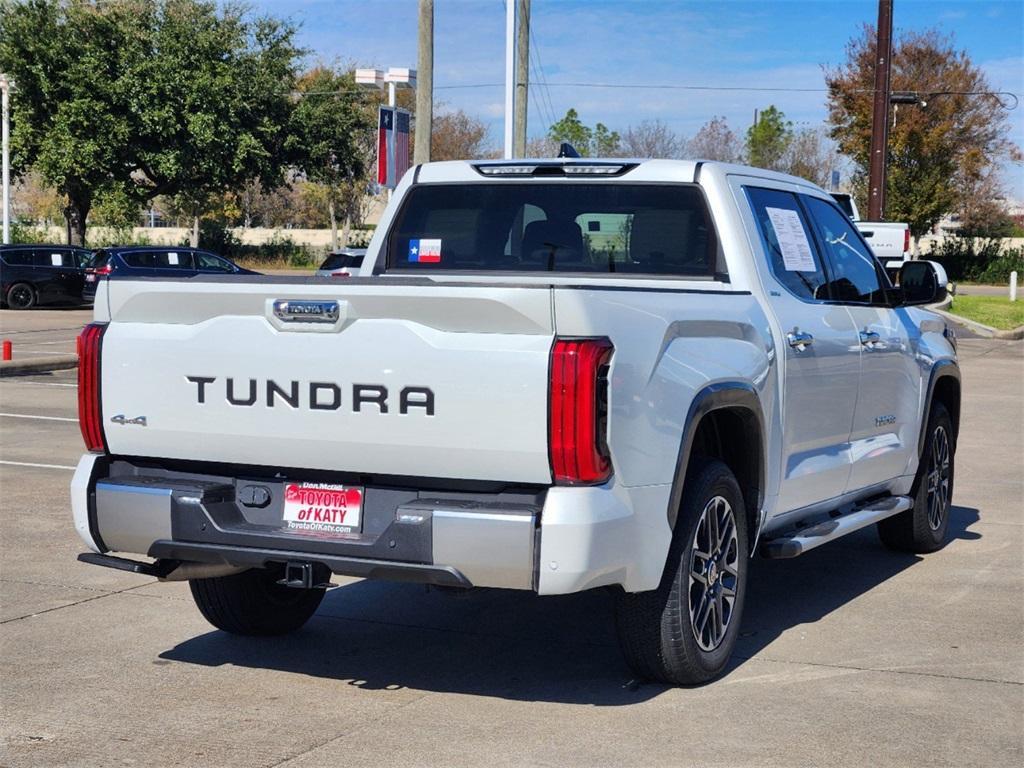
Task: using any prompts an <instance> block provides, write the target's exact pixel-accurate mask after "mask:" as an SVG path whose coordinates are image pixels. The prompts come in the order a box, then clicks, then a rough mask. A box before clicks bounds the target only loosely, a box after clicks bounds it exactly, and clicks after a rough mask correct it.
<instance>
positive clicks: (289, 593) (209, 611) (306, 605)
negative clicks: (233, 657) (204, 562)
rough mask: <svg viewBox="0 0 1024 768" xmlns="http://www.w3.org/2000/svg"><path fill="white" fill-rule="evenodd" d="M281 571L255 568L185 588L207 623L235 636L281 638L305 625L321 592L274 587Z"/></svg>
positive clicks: (191, 583)
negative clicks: (189, 592) (274, 636)
mask: <svg viewBox="0 0 1024 768" xmlns="http://www.w3.org/2000/svg"><path fill="white" fill-rule="evenodd" d="M283 575H284V571H283V569H282V568H280V567H277V568H255V569H252V570H249V571H243V572H242V573H236V574H234V575H232V576H219V577H216V578H212V579H191V580H190V581H189V587H191V589H192V598H193V599H194V600H195V601H196V606H198V608H199V611H200V613H202V614H203V616H204V617H205V618H206V620H207V621H208V622H210V623H211V624H213V626H215V627H217V629H222V630H224V631H225V632H231V633H232V634H235V635H284V634H287V633H289V632H293V631H295V630H296V629H298V628H299V627H301V626H302V625H303V624H305V623H306V622H307V621H309V618H310V617H311V616H312V615H313V614H314V613H315V612H316V609H317V608H318V607H319V606H320V601H321V600H323V597H324V591H325V590H324V589H295V588H293V587H286V586H283V585H281V584H278V583H277V580H278V579H280V578H281V576H283Z"/></svg>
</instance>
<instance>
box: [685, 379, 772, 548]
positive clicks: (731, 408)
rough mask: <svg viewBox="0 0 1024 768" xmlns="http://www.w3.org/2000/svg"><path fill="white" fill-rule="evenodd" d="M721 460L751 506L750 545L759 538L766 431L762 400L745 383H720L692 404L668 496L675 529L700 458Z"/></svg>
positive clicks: (744, 499)
mask: <svg viewBox="0 0 1024 768" xmlns="http://www.w3.org/2000/svg"><path fill="white" fill-rule="evenodd" d="M698 456H700V457H704V458H709V459H718V460H719V461H721V462H723V463H724V464H725V465H726V466H727V467H728V468H729V469H730V470H731V471H732V473H733V475H735V477H736V480H737V482H738V483H739V485H740V489H741V491H742V493H743V501H744V505H745V507H746V517H747V531H748V534H749V538H748V540H749V542H750V546H753V542H754V541H755V540H756V538H757V531H758V527H759V522H760V521H759V516H760V509H761V506H762V502H763V500H764V491H765V477H766V469H765V431H764V415H763V412H762V409H761V401H760V399H759V398H758V396H757V393H756V391H755V390H754V388H753V387H752V386H751V385H749V384H747V383H745V382H718V383H715V384H710V385H708V386H706V387H704V388H703V389H701V390H700V391H699V392H698V393H697V395H696V396H695V397H694V399H693V400H692V401H691V404H690V408H689V411H688V413H687V417H686V422H685V423H684V425H683V436H682V441H681V445H680V448H679V456H678V459H677V462H676V474H675V479H674V480H673V483H672V493H671V494H670V497H669V508H668V522H669V525H670V526H671V527H672V529H673V530H674V529H675V524H676V517H677V515H678V513H679V505H680V503H681V501H682V497H683V490H684V488H683V486H684V485H685V482H686V475H687V472H688V470H689V467H690V466H691V464H692V462H693V459H694V458H695V457H698Z"/></svg>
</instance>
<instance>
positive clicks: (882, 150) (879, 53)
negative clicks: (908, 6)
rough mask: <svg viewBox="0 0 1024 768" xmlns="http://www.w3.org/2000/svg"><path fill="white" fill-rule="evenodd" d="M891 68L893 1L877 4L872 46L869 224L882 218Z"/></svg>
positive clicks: (883, 211)
mask: <svg viewBox="0 0 1024 768" xmlns="http://www.w3.org/2000/svg"><path fill="white" fill-rule="evenodd" d="M891 67H892V0H878V38H877V41H876V44H875V94H874V96H875V100H874V110H873V112H872V115H871V162H870V166H869V169H868V170H869V176H868V220H870V221H881V220H882V217H883V216H884V215H885V175H886V174H885V164H886V160H887V154H888V148H889V72H890V69H891Z"/></svg>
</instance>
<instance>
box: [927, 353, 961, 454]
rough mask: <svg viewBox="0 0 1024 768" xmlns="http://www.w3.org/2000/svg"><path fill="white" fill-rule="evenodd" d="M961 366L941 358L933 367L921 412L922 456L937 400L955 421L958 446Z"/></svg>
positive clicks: (954, 437)
mask: <svg viewBox="0 0 1024 768" xmlns="http://www.w3.org/2000/svg"><path fill="white" fill-rule="evenodd" d="M960 396H961V393H960V368H959V366H957V364H956V362H954V361H953V360H940V361H939V362H937V363H936V364H935V367H934V368H932V372H931V375H930V376H929V379H928V397H927V399H926V400H925V406H924V412H923V413H922V414H921V426H920V439H919V440H918V443H917V454H918V457H919V458H920V457H921V456H922V455H923V454H924V449H925V432H926V431H927V428H928V420H929V418H931V412H932V407H933V405H934V404H935V403H936V402H939V403H942V404H943V405H944V406H945V407H946V411H947V412H948V413H949V418H950V421H952V423H953V435H952V437H953V446H954V448H955V447H956V442H957V437H958V436H959V433H960Z"/></svg>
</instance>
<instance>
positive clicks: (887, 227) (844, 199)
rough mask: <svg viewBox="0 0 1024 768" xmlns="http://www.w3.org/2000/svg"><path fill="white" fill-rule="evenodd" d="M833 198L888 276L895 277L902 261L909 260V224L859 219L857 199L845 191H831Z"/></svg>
mask: <svg viewBox="0 0 1024 768" xmlns="http://www.w3.org/2000/svg"><path fill="white" fill-rule="evenodd" d="M832 199H833V200H835V201H836V202H837V203H838V204H839V207H840V208H842V209H843V212H844V213H845V214H846V215H847V216H849V217H850V220H851V221H852V222H853V223H854V224H855V225H856V227H857V229H859V230H860V233H861V234H862V235H863V236H864V239H865V240H867V241H868V245H870V246H871V251H872V252H873V253H874V254H875V258H876V259H878V260H879V261H880V262H881V263H882V266H883V267H885V270H886V272H888V274H889V277H890V278H893V279H895V277H896V276H897V274H898V273H899V271H900V267H902V266H903V263H904V262H906V261H908V260H910V258H911V257H912V256H911V252H910V226H909V225H908V224H904V223H903V222H898V221H861V218H860V211H858V210H857V201H856V200H854V199H853V195H850V194H847V193H846V192H833V193H832Z"/></svg>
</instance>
